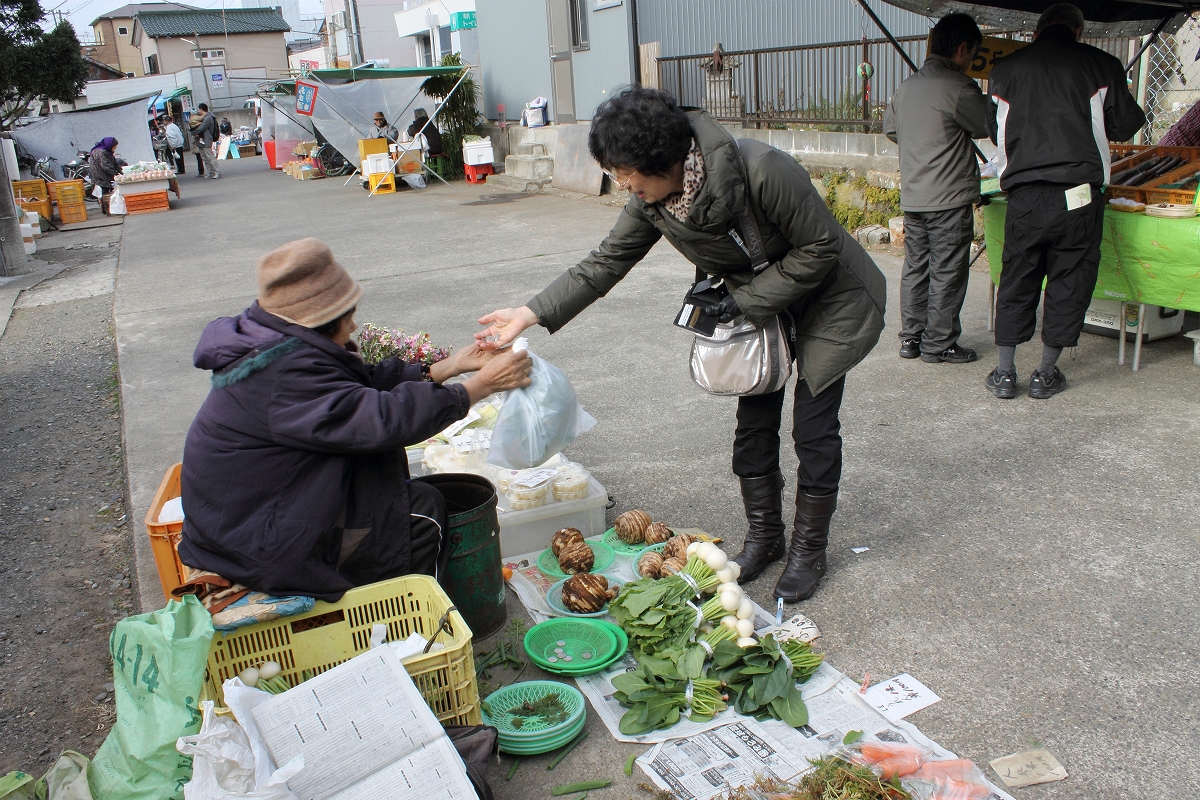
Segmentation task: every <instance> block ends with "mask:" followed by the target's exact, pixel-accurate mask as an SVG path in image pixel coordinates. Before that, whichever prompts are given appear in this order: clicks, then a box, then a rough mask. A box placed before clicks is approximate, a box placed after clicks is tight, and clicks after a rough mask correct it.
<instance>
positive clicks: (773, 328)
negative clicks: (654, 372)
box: [691, 315, 792, 396]
mask: <svg viewBox="0 0 1200 800" xmlns="http://www.w3.org/2000/svg"><path fill="white" fill-rule="evenodd" d="M691 368H692V380H693V381H695V382H696V385H697V386H699V387H700V388H701V389H703V390H704V391H706V392H708V393H709V394H716V395H737V396H742V395H755V394H770V393H771V392H777V391H779V390H780V389H782V388H783V387H784V386H786V385H787V382H788V378H790V377H791V376H792V352H791V350H790V349H789V347H788V337H787V334H786V333H785V329H784V326H783V325H782V324H781V323H780V319H779V316H778V315H776V316H774V317H771V320H770V321H769V322H768V323H767V324H765V325H763V326H761V327H760V326H758V325H755V324H754V323H753V322H751V321H750V320H748V319H746V318H745V317H742V318H741V319H740V321H738V320H734V321H733V322H732V323H729V324H718V325H717V329H716V330H715V331H714V332H713V335H712V336H703V335H701V334H696V338H695V339H693V340H692V359H691Z"/></svg>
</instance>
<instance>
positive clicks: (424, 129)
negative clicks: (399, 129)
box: [408, 108, 445, 156]
mask: <svg viewBox="0 0 1200 800" xmlns="http://www.w3.org/2000/svg"><path fill="white" fill-rule="evenodd" d="M417 134H421V135H422V136H424V137H425V141H426V143H427V145H428V146H427V147H426V148H425V155H426V156H440V155H442V154H443V153H445V151H444V150H443V149H442V132H441V131H439V130H438V129H437V125H436V124H435V123H434V122H433V120H431V119H429V112H428V111H426V110H425V109H423V108H418V109H417V110H415V111H414V112H413V121H412V124H411V125H409V126H408V135H409V136H410V137H411V138H413V139H415V138H417Z"/></svg>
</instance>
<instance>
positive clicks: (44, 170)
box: [33, 156, 61, 183]
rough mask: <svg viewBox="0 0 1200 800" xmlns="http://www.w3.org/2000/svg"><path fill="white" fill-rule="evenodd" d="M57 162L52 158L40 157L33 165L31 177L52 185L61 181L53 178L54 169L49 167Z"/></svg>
mask: <svg viewBox="0 0 1200 800" xmlns="http://www.w3.org/2000/svg"><path fill="white" fill-rule="evenodd" d="M57 161H58V159H57V158H55V157H54V156H42V157H41V158H39V159H38V160H37V161H36V162H35V163H34V165H33V177H34V178H41V179H42V180H44V181H46V182H47V183H54V182H55V181H57V180H61V179H60V178H56V177H54V168H53V167H52V166H50V165H51V163H53V162H57Z"/></svg>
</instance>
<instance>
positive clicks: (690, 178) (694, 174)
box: [662, 139, 704, 222]
mask: <svg viewBox="0 0 1200 800" xmlns="http://www.w3.org/2000/svg"><path fill="white" fill-rule="evenodd" d="M703 185H704V156H703V155H702V154H701V153H700V145H699V144H697V143H696V140H695V139H692V146H691V149H689V150H688V154H687V158H685V159H684V160H683V191H682V192H676V193H675V194H673V195H670V196H669V197H665V198H663V201H662V204H663V208H665V209H666V210H667V213H668V214H670V215H671V216H672V217H674V218H675V219H677V220H679V221H680V222H683V221H684V220H685V219H687V216H688V214H689V213H690V212H691V210H692V203H693V202H695V200H696V195H698V194H700V187H702V186H703Z"/></svg>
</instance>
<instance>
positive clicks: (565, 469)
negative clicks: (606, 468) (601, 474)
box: [551, 462, 592, 502]
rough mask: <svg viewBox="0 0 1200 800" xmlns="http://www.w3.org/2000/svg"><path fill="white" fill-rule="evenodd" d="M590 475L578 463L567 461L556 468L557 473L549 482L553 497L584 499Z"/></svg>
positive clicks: (561, 499)
mask: <svg viewBox="0 0 1200 800" xmlns="http://www.w3.org/2000/svg"><path fill="white" fill-rule="evenodd" d="M591 477H592V475H591V473H590V472H588V471H587V470H586V469H584V468H583V467H582V466H580V465H579V464H575V463H571V462H568V463H567V464H566V465H564V466H562V467H559V468H558V473H557V474H556V475H555V476H554V480H553V481H552V482H551V491H553V493H554V499H555V500H558V501H560V502H561V501H563V500H584V499H586V498H587V496H588V479H589V478H591Z"/></svg>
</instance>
